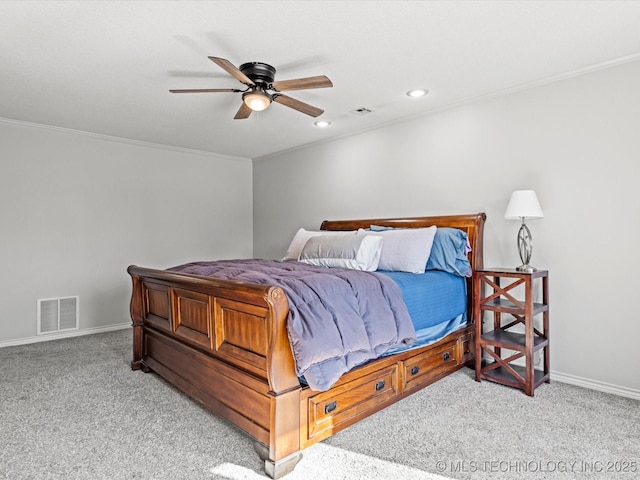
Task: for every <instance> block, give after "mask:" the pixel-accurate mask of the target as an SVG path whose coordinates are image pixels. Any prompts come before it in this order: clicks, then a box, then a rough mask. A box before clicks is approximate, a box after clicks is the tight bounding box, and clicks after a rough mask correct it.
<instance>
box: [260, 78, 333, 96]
mask: <svg viewBox="0 0 640 480" xmlns="http://www.w3.org/2000/svg"><path fill="white" fill-rule="evenodd" d="M271 85H272V86H273V88H274V89H275V90H277V91H279V92H286V91H287V90H307V89H310V88H326V87H333V83H331V80H329V79H328V78H327V77H326V76H324V75H318V76H316V77H307V78H294V79H292V80H282V81H280V82H273V83H272V84H271Z"/></svg>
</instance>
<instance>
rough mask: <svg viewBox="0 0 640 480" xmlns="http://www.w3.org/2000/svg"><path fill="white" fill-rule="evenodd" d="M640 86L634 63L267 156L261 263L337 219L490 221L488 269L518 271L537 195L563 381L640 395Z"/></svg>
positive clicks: (536, 225)
mask: <svg viewBox="0 0 640 480" xmlns="http://www.w3.org/2000/svg"><path fill="white" fill-rule="evenodd" d="M638 85H640V62H634V63H628V64H624V65H619V66H616V67H612V68H608V69H604V70H599V71H596V72H592V73H589V74H585V75H582V76H578V77H574V78H569V79H565V80H562V81H557V82H554V83H549V84H546V85H542V86H538V87H536V88H530V89H527V90H523V91H519V92H515V93H510V94H507V95H503V96H499V97H493V98H487V99H484V100H479V101H475V102H472V103H467V104H464V105H461V106H458V107H456V108H451V109H448V110H443V111H440V112H437V113H433V114H431V115H425V116H423V117H418V118H414V119H412V120H410V121H405V122H401V123H396V124H393V125H389V126H386V127H383V128H380V129H377V130H371V131H366V132H362V133H360V134H356V135H353V136H349V137H346V138H342V139H339V140H335V141H332V142H326V143H321V144H317V145H313V146H309V147H307V148H300V149H296V150H292V151H289V152H284V153H281V154H278V155H273V156H270V157H265V158H261V159H255V160H254V169H253V178H254V254H255V256H257V257H268V258H279V257H281V256H282V255H283V254H284V252H285V250H286V247H287V245H288V243H289V241H290V239H291V237H292V236H293V234H294V232H295V231H296V229H297V228H298V227H301V226H302V227H306V228H317V227H318V226H319V225H320V222H321V221H322V220H323V219H326V218H330V219H339V218H363V217H377V216H411V215H431V214H453V213H471V212H478V211H484V212H486V213H487V216H488V219H487V224H486V232H485V265H487V266H515V265H516V264H518V262H519V258H518V254H517V249H516V241H515V239H516V232H517V229H518V222H514V221H510V220H505V219H504V218H503V216H504V211H505V209H506V206H507V202H508V199H509V195H510V194H511V191H513V190H517V189H525V188H532V189H535V190H536V192H537V194H538V198H539V199H540V202H541V205H542V208H543V210H544V213H545V218H544V219H542V220H536V221H532V222H531V223H530V227H531V230H532V233H533V237H534V240H535V245H534V253H533V258H532V264H533V265H535V266H538V267H546V268H548V269H549V270H550V288H551V295H550V296H551V358H552V370H553V372H555V373H556V377H557V378H560V377H563V378H564V379H565V380H567V379H568V380H571V381H574V383H578V384H580V382H581V381H582V380H586V381H587V382H590V383H591V384H599V385H600V386H602V387H603V389H605V390H606V389H607V388H608V387H609V386H611V387H613V388H614V389H617V390H618V391H625V389H628V390H629V391H631V392H632V393H633V394H635V395H639V396H640V375H638V370H637V368H638V367H637V366H638V364H640V348H638V338H640V322H638V320H637V318H635V315H634V310H635V308H634V307H635V301H634V300H635V298H636V297H637V296H638V289H639V288H640V281H638V272H639V271H640V260H639V256H638V254H637V253H636V251H635V250H636V249H637V248H636V244H637V242H638V237H640V228H639V226H638V225H639V223H638V218H640V188H638V182H639V181H640V167H639V166H638V165H639V164H640V135H639V134H638V130H639V128H640V108H639V106H640V89H639V88H638ZM433 94H434V95H437V92H434V93H433Z"/></svg>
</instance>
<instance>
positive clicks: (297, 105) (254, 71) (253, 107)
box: [169, 57, 333, 120]
mask: <svg viewBox="0 0 640 480" xmlns="http://www.w3.org/2000/svg"><path fill="white" fill-rule="evenodd" d="M209 60H211V61H212V62H213V63H215V64H216V65H218V66H219V67H221V68H223V69H224V70H225V71H226V72H227V73H229V74H230V75H231V76H233V77H235V78H236V79H237V80H239V81H240V82H241V83H243V84H244V85H245V86H246V88H245V89H243V90H240V89H237V88H197V89H191V90H169V91H170V92H171V93H210V92H233V93H242V105H240V108H239V109H238V111H237V113H236V116H235V117H233V118H235V119H236V120H239V119H243V118H249V115H251V112H259V111H262V110H265V109H266V108H268V107H269V105H271V102H276V103H280V104H282V105H284V106H286V107H289V108H293V109H294V110H297V111H299V112H302V113H306V114H307V115H310V116H312V117H317V116H319V115H322V113H324V110H322V109H321V108H318V107H314V106H313V105H309V104H308V103H304V102H301V101H300V100H296V99H295V98H292V97H289V96H287V95H283V94H282V93H280V92H286V91H289V90H307V89H311V88H326V87H333V83H331V80H329V79H328V78H327V77H326V76H324V75H318V76H315V77H306V78H296V79H292V80H281V81H279V82H274V79H275V75H276V69H275V68H274V67H272V66H271V65H268V64H266V63H261V62H249V63H243V64H242V65H240V68H237V67H236V66H235V65H233V64H232V63H231V62H229V60H225V59H224V58H218V57H209Z"/></svg>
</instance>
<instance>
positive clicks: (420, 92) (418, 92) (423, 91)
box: [407, 88, 429, 98]
mask: <svg viewBox="0 0 640 480" xmlns="http://www.w3.org/2000/svg"><path fill="white" fill-rule="evenodd" d="M427 93H429V90H427V89H425V88H419V89H416V90H409V91H408V92H407V95H409V96H410V97H413V98H418V97H424V96H425V95H426V94H427Z"/></svg>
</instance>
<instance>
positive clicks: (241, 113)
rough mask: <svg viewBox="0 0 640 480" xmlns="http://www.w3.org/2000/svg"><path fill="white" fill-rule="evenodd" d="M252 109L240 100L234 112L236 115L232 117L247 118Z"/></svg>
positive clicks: (236, 118)
mask: <svg viewBox="0 0 640 480" xmlns="http://www.w3.org/2000/svg"><path fill="white" fill-rule="evenodd" d="M252 111H253V110H251V109H250V108H249V107H247V104H246V103H244V102H242V104H241V105H240V108H239V109H238V111H237V112H236V116H235V117H233V118H234V119H235V120H242V119H244V118H249V115H251V112H252Z"/></svg>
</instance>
